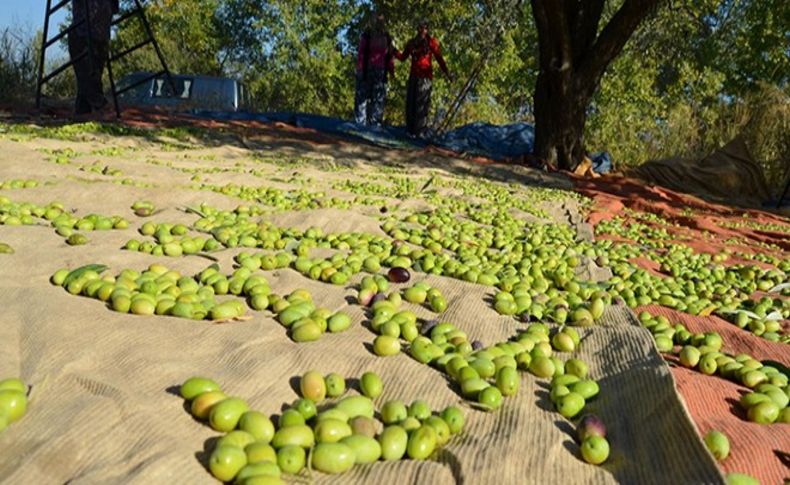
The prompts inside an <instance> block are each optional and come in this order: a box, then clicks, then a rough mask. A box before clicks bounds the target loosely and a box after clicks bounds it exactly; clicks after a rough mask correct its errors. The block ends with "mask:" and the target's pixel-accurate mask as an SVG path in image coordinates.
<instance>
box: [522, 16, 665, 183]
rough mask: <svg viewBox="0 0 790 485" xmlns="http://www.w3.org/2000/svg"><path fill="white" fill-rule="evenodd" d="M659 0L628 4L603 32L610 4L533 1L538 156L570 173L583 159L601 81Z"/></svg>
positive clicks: (536, 146)
mask: <svg viewBox="0 0 790 485" xmlns="http://www.w3.org/2000/svg"><path fill="white" fill-rule="evenodd" d="M660 1H661V0H625V2H623V4H622V6H621V7H620V9H619V10H618V11H617V13H615V14H614V16H613V17H612V19H611V20H610V21H609V23H608V24H607V25H606V26H605V27H604V28H603V29H599V23H600V21H601V17H602V13H603V8H604V4H605V2H606V0H583V1H579V0H532V15H533V17H534V18H535V25H536V27H537V30H538V49H539V54H540V55H539V58H540V72H539V74H538V81H537V85H536V86H535V94H534V98H533V102H534V104H533V106H534V114H535V149H534V155H535V156H536V157H538V158H540V159H542V160H543V161H544V162H547V163H548V164H550V165H552V166H557V167H559V168H561V169H566V170H573V169H575V168H576V166H577V165H578V164H579V163H580V162H581V161H582V159H583V158H584V156H585V153H586V151H585V148H584V125H585V122H586V120H587V107H588V106H589V104H590V101H591V100H592V97H593V95H594V94H595V92H596V91H597V90H598V85H599V84H600V82H601V78H602V77H603V74H604V72H605V71H606V68H607V67H608V66H609V64H610V63H611V62H612V61H613V60H614V59H615V58H616V57H617V56H618V55H619V54H620V52H621V51H622V49H623V47H624V46H625V43H626V42H627V41H628V39H629V37H631V34H632V33H633V32H634V30H636V28H637V26H639V23H640V22H641V21H642V20H643V19H644V18H645V17H647V15H648V14H649V13H650V12H651V11H652V10H653V8H654V7H655V6H656V5H657V4H658V3H659V2H660ZM599 30H600V33H598V32H599Z"/></svg>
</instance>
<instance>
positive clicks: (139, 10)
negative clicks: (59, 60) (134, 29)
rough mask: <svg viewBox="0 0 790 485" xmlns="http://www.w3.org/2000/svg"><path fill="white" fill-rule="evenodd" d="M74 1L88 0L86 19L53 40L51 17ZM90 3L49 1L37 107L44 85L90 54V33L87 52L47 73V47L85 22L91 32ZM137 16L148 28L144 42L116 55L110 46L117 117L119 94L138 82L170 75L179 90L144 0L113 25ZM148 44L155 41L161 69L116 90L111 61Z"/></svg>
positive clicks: (135, 85) (120, 16)
mask: <svg viewBox="0 0 790 485" xmlns="http://www.w3.org/2000/svg"><path fill="white" fill-rule="evenodd" d="M72 1H74V2H79V1H82V2H85V11H86V15H85V19H84V20H82V21H81V22H77V23H76V24H72V25H70V26H68V27H67V28H66V29H64V30H63V31H62V32H60V33H59V34H57V35H55V36H54V37H52V38H51V39H50V38H49V20H50V17H51V16H52V15H54V14H55V13H57V12H58V11H59V10H60V9H62V8H64V7H65V6H66V5H67V4H68V3H70V2H72ZM87 2H88V0H60V1H58V2H57V3H56V4H55V5H54V6H53V5H52V0H47V10H46V14H45V16H44V34H43V37H42V42H41V52H40V55H39V65H38V79H37V82H36V108H37V109H41V95H42V90H43V88H44V85H45V84H46V83H48V82H49V81H51V80H52V79H53V78H55V77H56V76H58V75H59V74H60V73H62V72H63V71H65V70H66V69H68V68H70V67H71V66H73V65H74V63H75V62H77V61H79V60H81V59H82V58H84V57H86V56H88V53H89V52H90V51H91V37H90V36H88V48H87V50H86V51H85V52H83V53H82V54H80V55H78V56H77V57H76V58H75V59H69V61H68V62H66V63H65V64H63V65H62V66H60V67H58V68H57V69H54V70H53V71H52V72H50V73H49V74H46V75H45V73H44V67H45V64H46V62H45V61H46V52H47V49H48V48H50V47H52V46H53V45H54V44H55V43H56V42H59V41H61V40H62V39H63V38H64V37H66V36H67V35H69V34H70V33H71V32H73V31H74V30H76V29H77V28H79V27H81V26H82V25H83V24H87V28H88V32H90V27H91V19H90V9H89V8H88V5H87ZM135 16H136V17H137V18H139V19H140V21H141V22H142V24H143V29H144V30H145V35H146V38H145V39H144V40H143V41H141V42H139V43H137V44H135V45H133V46H131V47H129V48H127V49H124V50H123V51H121V52H119V53H117V54H113V53H112V49H110V54H109V58H108V59H107V74H108V77H109V80H110V89H111V92H112V99H113V104H114V106H115V114H116V116H117V117H118V118H120V117H121V108H120V105H119V104H118V96H120V95H121V94H123V93H125V92H127V91H129V90H131V89H134V88H136V87H137V86H139V85H141V84H143V83H146V82H148V81H150V80H151V79H154V78H157V77H159V76H162V75H164V76H165V77H166V78H167V81H168V83H169V84H170V87H171V88H172V89H173V92H175V91H176V89H175V83H174V82H173V77H172V76H171V75H170V70H169V69H168V68H167V63H166V62H165V58H164V56H163V55H162V50H161V49H160V48H159V43H158V42H157V41H156V38H155V37H154V33H153V30H151V25H150V24H149V23H148V19H147V18H146V16H145V9H144V7H143V5H142V3H141V2H140V0H134V6H133V7H132V8H131V9H130V10H129V11H126V12H121V13H120V14H119V15H118V16H117V17H116V18H115V19H113V21H112V27H115V26H117V25H119V24H121V23H122V22H124V21H126V20H128V19H130V18H132V17H135ZM148 44H152V45H153V46H154V50H156V55H157V57H158V58H159V62H160V63H161V65H162V69H161V70H160V71H158V72H155V73H153V74H151V75H148V76H145V77H143V78H141V79H138V80H136V81H134V82H133V83H131V84H129V85H128V86H125V87H123V88H122V89H120V90H119V89H117V87H116V85H115V78H114V77H113V73H112V63H113V62H116V61H119V60H120V59H122V58H123V57H125V56H128V55H129V54H131V53H132V52H134V51H136V50H138V49H141V48H143V47H145V46H147V45H148ZM88 61H89V62H92V61H91V59H90V56H88Z"/></svg>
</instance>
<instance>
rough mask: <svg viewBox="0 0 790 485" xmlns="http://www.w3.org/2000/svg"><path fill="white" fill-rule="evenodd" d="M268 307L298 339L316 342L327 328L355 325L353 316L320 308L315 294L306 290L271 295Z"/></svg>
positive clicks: (342, 328)
mask: <svg viewBox="0 0 790 485" xmlns="http://www.w3.org/2000/svg"><path fill="white" fill-rule="evenodd" d="M256 306H257V305H255V306H253V308H255V307H256ZM268 307H269V308H270V309H271V311H273V312H274V313H275V314H276V317H275V318H276V319H277V321H278V322H280V324H281V325H282V326H284V327H285V328H287V329H288V332H289V335H290V337H291V339H292V340H293V341H294V342H299V343H301V342H313V341H316V340H318V339H319V338H321V335H323V334H324V333H325V332H327V331H329V332H331V333H340V332H344V331H346V330H347V329H348V328H349V327H350V326H351V317H350V316H348V315H347V314H346V313H343V312H336V313H332V311H331V310H329V309H326V308H316V306H315V305H314V304H313V297H312V295H311V294H310V293H309V292H308V291H307V290H304V289H297V290H294V291H292V292H291V293H290V294H289V295H288V296H287V297H285V298H282V297H280V296H278V295H270V296H269V297H268Z"/></svg>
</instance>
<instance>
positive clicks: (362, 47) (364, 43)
mask: <svg viewBox="0 0 790 485" xmlns="http://www.w3.org/2000/svg"><path fill="white" fill-rule="evenodd" d="M367 48H368V37H367V36H366V35H364V34H363V35H361V36H360V37H359V49H358V50H357V72H362V71H363V70H364V69H365V51H366V50H367Z"/></svg>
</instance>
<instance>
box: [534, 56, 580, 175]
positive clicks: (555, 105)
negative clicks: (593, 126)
mask: <svg viewBox="0 0 790 485" xmlns="http://www.w3.org/2000/svg"><path fill="white" fill-rule="evenodd" d="M589 102H590V99H589V98H587V97H584V96H582V93H581V92H580V91H579V90H577V89H574V83H573V79H572V78H571V76H563V75H556V74H553V73H552V72H551V70H548V69H547V70H544V69H541V71H540V74H539V75H538V81H537V84H536V86H535V96H534V106H535V111H534V114H535V152H534V155H535V156H537V157H538V158H539V159H541V160H543V161H545V162H546V163H548V164H549V165H550V166H552V167H559V168H563V169H567V170H573V169H574V168H576V165H577V164H578V163H579V162H580V161H581V160H582V159H583V158H584V156H585V150H584V124H585V121H586V120H587V105H588V104H589Z"/></svg>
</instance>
